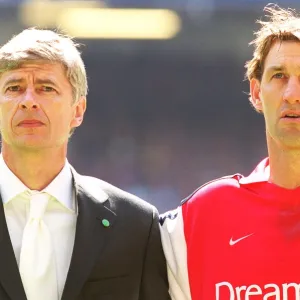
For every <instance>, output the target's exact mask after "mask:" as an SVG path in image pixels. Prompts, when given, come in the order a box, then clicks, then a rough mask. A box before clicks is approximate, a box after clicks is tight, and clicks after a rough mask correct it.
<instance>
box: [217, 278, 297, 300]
mask: <svg viewBox="0 0 300 300" xmlns="http://www.w3.org/2000/svg"><path fill="white" fill-rule="evenodd" d="M259 295H260V296H261V297H258V296H259ZM291 295H292V296H291ZM254 296H256V297H254ZM289 296H290V298H289ZM252 299H255V300H258V299H260V300H300V284H299V283H283V284H281V285H277V284H274V283H269V284H265V285H264V286H259V285H257V284H251V285H249V286H246V285H242V286H236V287H235V286H233V285H232V284H231V283H229V282H227V281H223V282H220V283H217V284H216V300H252Z"/></svg>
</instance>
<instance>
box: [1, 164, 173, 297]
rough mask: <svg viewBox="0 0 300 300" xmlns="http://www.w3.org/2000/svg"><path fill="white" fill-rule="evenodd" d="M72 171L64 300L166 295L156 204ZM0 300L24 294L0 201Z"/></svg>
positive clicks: (164, 270) (166, 287) (23, 295)
mask: <svg viewBox="0 0 300 300" xmlns="http://www.w3.org/2000/svg"><path fill="white" fill-rule="evenodd" d="M72 173H73V179H74V187H75V193H76V200H77V203H78V219H77V225H76V235H75V243H74V249H73V255H72V258H71V264H70V268H69V271H68V276H67V280H66V284H65V287H64V291H63V295H62V300H169V299H170V298H169V294H168V282H167V275H166V263H165V257H164V254H163V250H162V246H161V240H160V232H159V227H158V213H157V210H156V209H155V208H154V207H153V206H152V205H150V204H148V203H146V202H144V201H142V200H141V199H139V198H137V197H135V196H133V195H131V194H128V193H126V192H124V191H122V190H120V189H118V188H116V187H114V186H112V185H110V184H108V183H106V182H103V181H101V180H99V179H96V178H93V177H88V176H81V175H79V174H78V173H76V171H75V170H74V169H72ZM0 198H1V196H0ZM0 200H1V199H0ZM103 220H108V221H109V226H104V225H103V223H102V221H103ZM0 300H26V296H25V292H24V288H23V285H22V282H21V277H20V274H19V270H18V266H17V262H16V259H15V255H14V252H13V248H12V244H11V241H10V237H9V233H8V229H7V224H6V220H5V215H4V209H3V205H0ZM41 300H43V299H41Z"/></svg>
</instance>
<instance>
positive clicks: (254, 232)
mask: <svg viewBox="0 0 300 300" xmlns="http://www.w3.org/2000/svg"><path fill="white" fill-rule="evenodd" d="M268 179H269V161H268V159H265V160H264V161H262V162H261V163H260V164H259V165H258V166H257V168H256V169H255V170H254V171H253V173H252V174H251V175H250V176H248V177H243V176H241V175H233V176H228V177H224V178H221V179H218V180H215V181H212V182H210V183H208V184H206V185H204V186H202V187H201V188H199V189H198V190H197V191H196V192H195V193H194V194H192V195H191V196H190V197H189V198H187V199H186V200H184V201H183V202H182V205H181V206H180V207H179V208H178V209H176V210H174V211H172V212H169V213H166V214H164V215H162V216H161V233H162V242H163V247H164V251H165V255H166V259H167V263H168V275H169V282H170V294H171V296H172V299H176V300H186V299H193V300H300V188H297V189H294V190H288V189H284V188H281V187H279V186H276V185H274V184H272V183H269V182H268Z"/></svg>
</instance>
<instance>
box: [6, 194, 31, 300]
mask: <svg viewBox="0 0 300 300" xmlns="http://www.w3.org/2000/svg"><path fill="white" fill-rule="evenodd" d="M0 284H1V286H2V287H3V288H4V289H5V291H6V293H7V294H8V295H9V297H10V298H11V299H12V300H26V296H25V291H24V288H23V285H22V281H21V276H20V273H19V268H18V265H17V261H16V258H15V255H14V250H13V247H12V244H11V241H10V237H9V233H8V229H7V224H6V220H5V215H4V208H3V203H2V199H1V195H0Z"/></svg>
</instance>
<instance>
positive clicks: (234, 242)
mask: <svg viewBox="0 0 300 300" xmlns="http://www.w3.org/2000/svg"><path fill="white" fill-rule="evenodd" d="M253 234H254V233H250V234H248V235H245V236H243V237H241V238H239V239H237V240H233V239H232V238H231V239H230V241H229V245H230V246H233V245H235V244H237V243H238V242H240V241H242V240H244V239H246V238H247V237H249V236H251V235H253Z"/></svg>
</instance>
